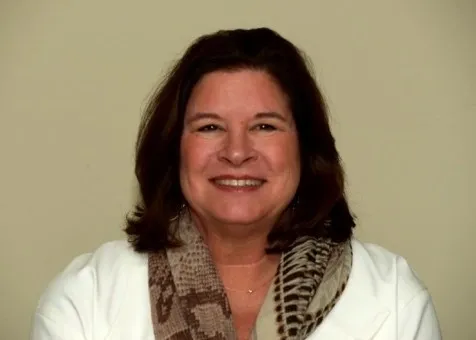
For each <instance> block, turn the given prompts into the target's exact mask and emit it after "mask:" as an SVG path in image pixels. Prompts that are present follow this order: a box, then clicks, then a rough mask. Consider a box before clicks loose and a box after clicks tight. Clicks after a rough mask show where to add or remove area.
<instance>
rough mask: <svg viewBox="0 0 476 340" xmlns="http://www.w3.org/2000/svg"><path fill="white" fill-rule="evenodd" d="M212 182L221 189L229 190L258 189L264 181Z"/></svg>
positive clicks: (227, 180)
mask: <svg viewBox="0 0 476 340" xmlns="http://www.w3.org/2000/svg"><path fill="white" fill-rule="evenodd" d="M212 182H213V183H214V184H216V185H218V186H221V187H229V188H258V187H260V186H261V185H263V184H264V183H265V182H266V181H265V180H262V179H249V178H247V179H231V178H230V179H228V178H227V179H213V180H212Z"/></svg>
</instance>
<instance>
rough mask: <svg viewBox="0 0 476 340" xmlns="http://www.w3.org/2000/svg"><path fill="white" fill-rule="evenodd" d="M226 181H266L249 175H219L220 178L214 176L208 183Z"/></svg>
mask: <svg viewBox="0 0 476 340" xmlns="http://www.w3.org/2000/svg"><path fill="white" fill-rule="evenodd" d="M227 179H236V180H247V179H249V180H256V181H263V182H266V180H265V179H264V178H261V177H256V176H251V175H241V176H235V175H220V176H215V177H212V178H210V181H216V180H227Z"/></svg>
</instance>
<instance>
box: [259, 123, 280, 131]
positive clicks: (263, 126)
mask: <svg viewBox="0 0 476 340" xmlns="http://www.w3.org/2000/svg"><path fill="white" fill-rule="evenodd" d="M255 129H256V130H260V131H274V130H276V128H275V127H274V126H273V125H271V124H258V125H256V127H255Z"/></svg>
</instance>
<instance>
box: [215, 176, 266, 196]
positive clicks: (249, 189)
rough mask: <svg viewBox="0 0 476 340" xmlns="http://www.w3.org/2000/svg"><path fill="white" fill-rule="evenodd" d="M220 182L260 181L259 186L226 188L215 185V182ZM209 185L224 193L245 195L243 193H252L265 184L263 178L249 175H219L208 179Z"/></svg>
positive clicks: (225, 186) (226, 186)
mask: <svg viewBox="0 0 476 340" xmlns="http://www.w3.org/2000/svg"><path fill="white" fill-rule="evenodd" d="M220 180H254V181H261V182H262V183H261V185H258V186H228V185H220V184H218V183H216V181H220ZM210 183H211V184H213V185H214V186H215V188H217V189H219V190H221V191H225V192H236V193H240V192H241V193H245V192H252V191H256V190H259V189H260V188H261V186H262V185H263V184H265V183H266V180H265V179H264V178H260V177H256V176H251V175H240V176H236V175H220V176H215V177H212V178H210Z"/></svg>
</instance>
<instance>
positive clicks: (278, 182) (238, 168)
mask: <svg viewBox="0 0 476 340" xmlns="http://www.w3.org/2000/svg"><path fill="white" fill-rule="evenodd" d="M180 150H181V151H180V152H181V156H180V157H181V158H180V184H181V188H182V192H183V194H184V196H185V199H186V200H187V202H188V204H189V206H190V208H191V209H192V212H193V213H195V214H196V215H198V216H199V218H200V219H204V220H208V221H213V222H215V223H216V222H218V223H226V224H228V225H230V224H236V225H250V224H254V223H261V222H270V223H274V221H276V219H277V217H278V216H279V215H280V213H281V212H282V211H283V210H284V209H285V208H286V207H287V205H288V204H289V203H290V201H291V200H292V198H293V197H294V194H295V192H296V189H297V186H298V184H299V177H300V157H299V146H298V137H297V131H296V127H295V124H294V120H293V115H292V113H291V111H290V109H289V107H288V103H287V99H286V96H285V94H284V93H283V91H282V90H281V89H280V87H279V86H278V85H277V83H276V82H275V81H274V80H273V79H272V77H271V76H269V75H268V74H267V73H266V72H264V71H257V70H238V71H216V72H212V73H209V74H207V75H205V76H204V77H203V78H202V79H201V80H200V81H199V82H198V83H197V85H196V86H195V88H194V89H193V91H192V93H191V96H190V99H189V101H188V104H187V107H186V112H185V122H184V130H183V134H182V138H181V145H180Z"/></svg>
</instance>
